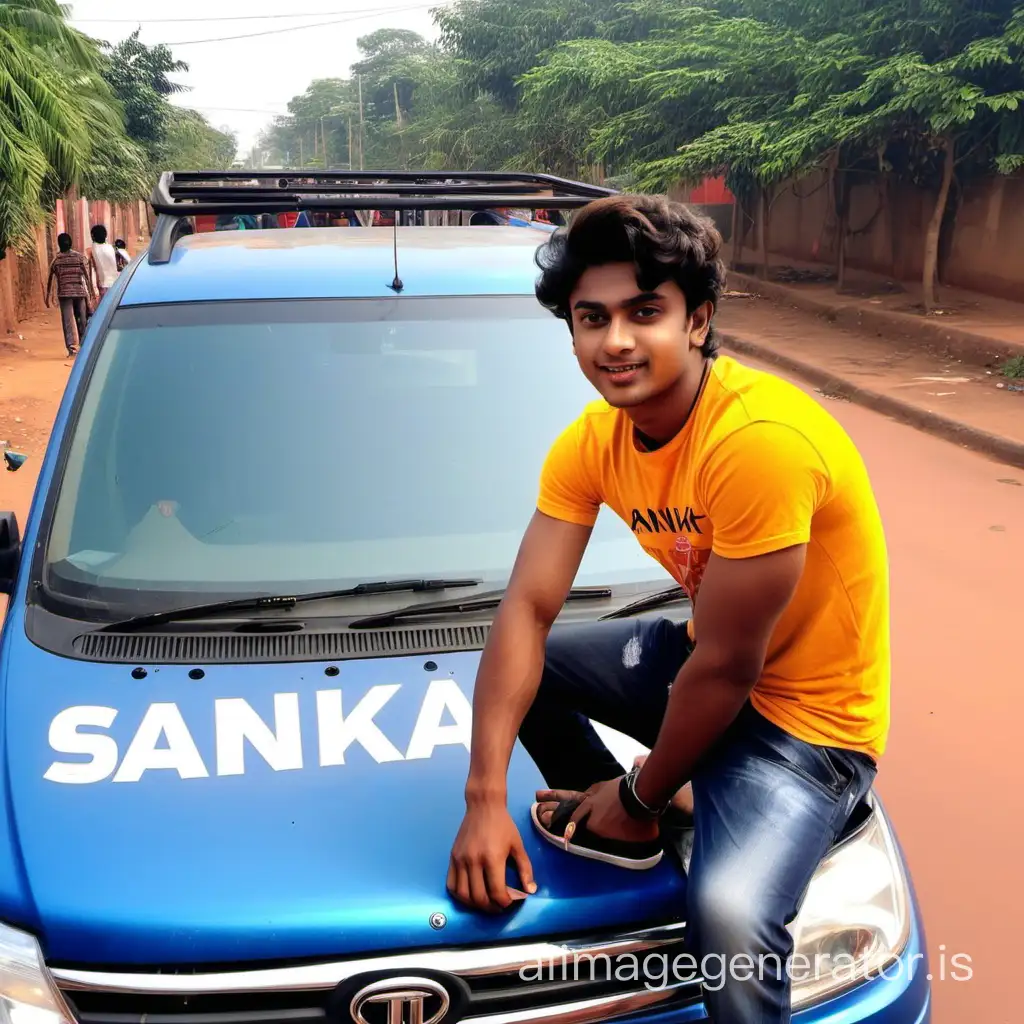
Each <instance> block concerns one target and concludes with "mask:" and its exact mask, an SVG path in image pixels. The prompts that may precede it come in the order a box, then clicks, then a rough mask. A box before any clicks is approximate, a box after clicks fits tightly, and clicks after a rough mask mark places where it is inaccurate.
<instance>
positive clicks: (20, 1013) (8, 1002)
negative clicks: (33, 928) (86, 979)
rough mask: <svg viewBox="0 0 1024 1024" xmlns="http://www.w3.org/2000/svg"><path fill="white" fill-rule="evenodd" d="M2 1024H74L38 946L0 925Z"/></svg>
mask: <svg viewBox="0 0 1024 1024" xmlns="http://www.w3.org/2000/svg"><path fill="white" fill-rule="evenodd" d="M0 1024H75V1018H74V1015H73V1014H72V1013H71V1010H70V1009H69V1008H68V1005H67V1003H66V1002H65V1001H64V997H63V996H62V995H61V994H60V991H59V990H58V989H57V986H56V985H55V984H54V983H53V979H52V977H51V976H50V972H49V971H48V970H47V969H46V964H45V963H44V962H43V954H42V951H41V950H40V948H39V943H38V942H36V940H35V939H34V938H33V937H32V936H31V935H29V934H28V933H27V932H21V931H18V930H17V929H15V928H9V927H7V926H6V925H0Z"/></svg>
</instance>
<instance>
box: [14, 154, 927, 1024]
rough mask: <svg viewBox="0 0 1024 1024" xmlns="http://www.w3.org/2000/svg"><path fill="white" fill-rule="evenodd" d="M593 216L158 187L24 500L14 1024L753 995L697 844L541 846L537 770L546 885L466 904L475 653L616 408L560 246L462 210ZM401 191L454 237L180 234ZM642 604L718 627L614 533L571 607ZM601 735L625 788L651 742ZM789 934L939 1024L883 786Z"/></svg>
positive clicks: (833, 970)
mask: <svg viewBox="0 0 1024 1024" xmlns="http://www.w3.org/2000/svg"><path fill="white" fill-rule="evenodd" d="M602 194H605V192H604V190H601V189H596V188H592V187H589V186H583V185H579V184H576V183H572V182H563V181H561V180H560V179H555V178H547V177H544V176H540V175H498V174H493V175H487V174H467V175H464V176H459V177H456V178H453V177H452V176H451V175H450V174H447V175H444V176H442V175H429V174H423V175H420V174H412V173H407V174H397V173H396V174H393V175H385V174H378V173H377V172H374V173H373V177H372V178H371V177H370V176H369V175H368V174H363V175H359V174H351V175H347V176H346V175H344V174H338V173H335V172H331V173H330V174H327V173H325V172H303V178H302V179H301V180H300V181H297V182H296V181H295V180H293V179H290V178H284V179H282V180H281V181H277V180H272V181H269V182H267V181H260V180H252V179H251V172H225V173H218V174H212V173H211V174H190V175H186V174H173V175H170V174H169V175H165V176H164V178H163V179H162V180H161V182H160V184H159V185H158V186H157V189H156V191H155V193H154V197H153V206H154V209H155V210H156V212H157V213H158V215H159V218H158V222H157V227H156V230H155V233H154V237H153V240H152V242H151V245H150V248H149V250H148V252H147V253H144V254H142V255H141V256H139V257H137V258H136V259H135V261H134V262H133V263H132V265H131V266H130V267H129V268H127V269H126V270H125V271H124V272H123V273H122V274H121V275H120V277H119V279H118V281H117V283H116V284H115V286H114V287H113V288H112V289H111V290H110V292H109V293H108V294H107V295H106V296H105V298H104V300H103V302H102V303H101V305H100V307H99V309H98V311H97V313H96V315H95V316H94V318H93V320H92V322H91V325H90V327H89V331H88V335H87V337H86V339H85V342H84V345H83V347H82V350H81V352H80V354H79V355H78V356H77V357H76V362H75V365H74V368H73V370H72V373H71V377H70V381H69V384H68V387H67V391H66V394H65V395H64V398H63V402H62V404H61V407H60V411H59V414H58V416H57V419H56V422H55V424H54V428H53V433H52V438H51V441H50V444H49V448H48V450H47V453H46V456H45V461H44V464H43V465H42V468H41V472H40V476H39V480H38V485H37V489H36V493H35V497H34V500H33V504H32V506H31V510H30V512H29V514H28V518H27V521H26V522H25V523H24V524H22V525H19V524H18V523H17V521H16V519H15V517H14V516H13V515H12V514H10V513H7V514H4V515H2V516H0V586H2V589H3V590H4V591H5V592H6V593H7V594H8V595H9V600H10V604H9V610H8V613H7V616H6V619H5V621H4V624H3V633H2V640H0V684H2V695H3V701H2V706H0V714H2V723H3V724H2V743H3V759H2V762H0V771H2V779H0V782H2V792H3V813H2V817H0V921H2V922H3V923H2V925H0V997H2V1000H3V1003H4V1005H5V1007H6V1008H7V1013H8V1015H9V1017H10V1019H11V1021H12V1022H14V1024H19V1022H25V1021H28V1018H29V1016H32V1024H62V1022H66V1024H76V1022H81V1024H354V1022H358V1024H547V1022H550V1024H591V1022H598V1021H605V1020H612V1019H628V1020H630V1021H633V1022H636V1024H657V1022H662V1021H665V1022H668V1021H671V1022H683V1021H698V1020H701V1019H704V1009H703V1003H702V987H701V985H702V983H703V985H704V986H714V985H720V984H721V983H722V980H723V978H722V975H721V972H717V973H716V971H715V969H714V965H710V966H709V965H707V964H704V965H694V964H693V963H691V962H690V961H689V960H688V957H687V954H686V951H685V937H686V925H685V920H684V918H685V914H684V912H683V909H682V908H683V905H684V899H683V897H684V893H685V886H686V880H685V870H684V869H685V866H686V863H687V861H688V847H687V842H686V839H687V837H686V834H685V833H683V834H680V835H670V836H668V837H666V845H667V846H668V847H669V853H670V856H668V857H665V858H663V860H662V862H661V863H660V864H659V865H658V867H656V868H655V869H653V870H650V871H645V872H637V871H624V870H621V869H617V868H615V867H612V866H609V865H606V864H602V863H599V862H595V861H585V860H580V859H577V858H575V857H571V856H569V855H567V854H566V853H564V852H563V851H561V850H559V849H556V848H554V847H552V846H551V845H549V844H548V843H546V842H544V841H542V839H541V838H540V837H539V836H538V835H537V834H536V832H535V831H534V830H533V828H532V827H531V825H530V818H529V809H530V805H531V802H532V800H533V794H534V791H535V789H536V788H537V787H538V786H540V785H542V779H541V778H540V775H539V773H538V771H537V769H536V768H535V766H534V765H533V763H532V762H531V761H530V759H529V758H528V757H527V756H526V754H525V753H524V751H523V750H522V749H521V748H518V747H517V749H516V751H515V753H514V755H513V759H512V763H511V766H510V769H509V794H510V809H511V811H512V814H513V816H514V818H515V820H516V821H517V823H518V826H519V829H520V832H521V834H522V836H523V839H524V841H525V843H526V845H527V849H528V853H529V855H530V857H531V859H532V862H533V865H534V869H535V873H536V879H537V881H538V884H539V891H538V892H537V894H536V895H533V896H530V897H529V898H528V899H526V900H524V901H522V902H520V903H519V904H517V906H516V908H515V909H513V910H511V911H509V912H507V913H504V914H500V915H486V914H479V913H475V912H471V911H469V910H467V909H465V908H463V907H461V906H460V905H459V904H457V903H455V902H454V901H452V899H451V898H450V897H449V895H448V893H447V891H446V888H445V879H446V873H447V867H448V857H449V852H450V850H451V844H452V841H453V839H454V836H455V834H456V831H457V829H458V826H459V823H460V821H461V818H462V814H463V810H464V804H463V786H464V783H465V778H466V772H467V768H468V757H469V755H468V750H469V742H470V717H471V703H472V693H473V683H474V676H475V672H476V668H477V663H478V660H479V657H480V652H481V649H482V647H483V644H484V642H485V640H486V637H487V634H488V628H489V624H490V621H491V619H492V616H493V614H494V610H495V608H496V606H497V603H498V601H499V600H500V597H501V593H502V588H503V587H504V586H505V585H506V583H507V581H508V578H509V574H510V572H511V568H512V564H513V560H514V558H515V555H516V551H517V546H518V543H519V540H520V537H521V534H522V531H523V529H524V527H525V524H526V523H527V521H528V519H529V517H530V515H531V513H532V511H533V508H534V503H535V497H536V488H537V479H538V473H539V468H540V465H541V462H542V459H543V456H544V454H545V453H546V451H547V448H548V445H549V444H550V442H551V439H552V438H553V437H554V436H556V434H557V432H558V431H559V430H560V429H561V428H562V427H563V426H564V424H565V423H567V422H569V421H570V419H571V418H572V417H574V416H575V415H576V413H577V412H578V410H579V408H580V407H581V405H583V404H584V403H586V402H587V401H589V400H591V398H592V397H593V395H592V392H591V391H590V389H589V385H588V384H587V383H586V381H585V379H584V378H583V376H582V375H581V374H580V373H579V372H578V368H577V365H576V363H575V360H574V357H573V354H572V349H571V345H570V339H569V336H568V333H567V331H566V328H565V325H564V324H563V323H561V322H560V321H558V320H556V319H555V318H554V317H552V316H551V315H550V314H549V313H548V312H547V311H546V310H544V309H543V308H541V307H540V305H539V304H538V303H537V301H536V299H535V297H534V295H533V285H534V280H535V277H536V268H535V264H534V262H533V257H534V252H535V250H536V248H537V246H538V244H539V243H540V242H542V241H543V240H544V238H545V237H546V234H545V232H546V231H547V230H549V228H547V227H533V226H531V224H530V223H529V222H528V221H526V220H523V221H521V222H520V223H519V224H511V223H510V224H506V225H500V226H487V225H484V226H468V225H467V226H458V225H455V224H453V223H452V221H453V220H457V219H458V218H457V217H452V216H449V214H450V213H451V212H452V211H466V210H470V211H472V210H479V209H485V208H488V207H493V208H516V209H522V208H530V207H531V206H532V207H534V208H550V209H572V208H573V207H577V206H580V205H582V204H583V203H585V202H587V201H589V200H590V199H592V198H594V197H595V196H598V195H602ZM385 205H386V206H388V207H389V208H390V207H392V206H393V207H394V208H395V209H399V210H406V209H409V210H411V209H416V210H422V211H425V212H426V216H425V217H423V218H419V219H425V220H428V221H430V220H433V221H444V223H443V224H438V223H435V224H424V225H420V226H402V225H401V224H399V225H398V226H395V227H367V228H345V227H338V228H334V227H324V228H314V229H308V228H306V229H288V228H279V227H275V228H268V229H261V230H247V231H241V232H215V233H213V232H211V233H202V232H200V233H196V232H195V231H193V230H190V229H189V228H188V227H187V225H188V224H190V223H192V222H191V221H189V219H188V218H190V217H194V216H196V215H200V214H202V215H208V214H218V215H220V214H225V215H242V214H246V213H249V214H257V215H258V214H265V213H270V214H275V213H277V212H280V211H286V210H291V211H294V210H297V209H300V210H309V211H316V210H318V209H328V208H331V207H332V206H333V207H344V208H346V209H350V208H355V209H361V210H367V209H372V208H374V207H380V206H385ZM627 605H629V606H631V607H630V608H629V609H626V606H627ZM623 609H626V610H625V611H624V612H623V614H636V615H668V616H678V617H680V618H685V617H686V616H688V615H689V614H690V607H689V605H688V604H687V603H686V601H685V600H684V599H683V598H682V596H681V594H680V592H679V590H678V588H676V587H675V586H674V584H673V581H672V580H671V579H670V578H669V577H667V576H666V575H664V574H663V573H662V572H661V570H660V569H659V567H657V566H656V565H655V564H654V563H653V562H652V560H651V559H650V558H648V557H647V556H646V555H645V554H644V552H643V551H642V550H641V549H640V547H639V546H638V545H637V544H636V542H635V540H634V538H633V536H632V534H631V533H630V532H629V530H628V528H627V527H626V526H625V524H624V523H622V522H620V521H619V520H617V519H615V518H614V517H613V516H609V515H607V514H604V513H603V514H602V516H601V518H600V520H599V523H598V526H597V528H596V530H595V532H594V536H593V541H592V543H591V545H590V547H589V550H588V552H587V554H586V557H585V560H584V562H583V564H582V566H581V568H580V572H579V576H578V578H577V580H576V586H575V588H574V590H573V592H572V594H571V595H570V599H569V600H568V601H567V602H566V604H565V608H564V610H563V613H562V615H561V619H560V622H565V623H572V622H578V621H581V620H588V619H593V618H596V617H598V616H601V615H606V614H608V613H610V612H613V611H620V612H621V611H622V610H623ZM556 628H558V627H557V625H556ZM601 731H602V734H603V735H604V736H605V738H606V739H607V740H608V742H609V744H610V746H611V749H613V751H614V752H615V754H616V756H617V757H620V758H621V760H622V762H623V764H624V766H625V767H628V766H629V765H630V764H631V762H632V758H633V756H634V755H635V754H637V753H639V752H641V748H639V747H637V746H636V744H634V743H632V741H630V740H628V739H627V738H626V737H624V736H622V735H620V734H617V733H615V732H614V731H612V730H611V729H608V728H605V727H604V726H602V727H601ZM514 877H515V876H514V875H510V879H513V878H514ZM791 928H792V931H793V934H794V939H795V943H796V957H795V959H794V974H793V1003H794V1010H795V1016H794V1019H795V1020H796V1021H798V1022H801V1024H812V1022H821V1024H825V1022H826V1021H827V1022H828V1024H923V1022H927V1021H928V1020H929V1019H930V983H929V970H930V967H929V963H928V959H927V955H926V950H925V940H924V931H923V925H922V920H921V916H920V911H919V907H918V903H917V900H916V898H915V895H914V890H913V885H912V882H911V879H910V876H909V872H908V870H907V866H906V863H905V861H904V859H903V856H902V854H901V851H900V847H899V844H898V841H897V839H896V836H895V834H894V832H893V828H892V825H891V823H890V821H889V819H888V817H887V816H886V813H885V810H884V808H883V807H882V804H881V802H880V801H879V800H878V798H877V796H875V795H871V796H870V797H869V798H868V799H867V800H866V801H865V802H864V803H863V805H862V806H861V807H860V808H859V809H858V812H857V813H856V814H855V816H854V819H853V821H852V822H851V824H850V827H849V828H848V830H847V832H846V834H844V835H843V836H842V838H841V840H840V841H839V842H838V843H837V844H836V845H835V846H834V848H832V849H831V850H830V851H829V852H828V854H827V856H826V857H825V858H824V860H823V862H822V864H821V866H820V869H819V871H818V872H817V875H816V876H815V878H814V880H813V882H812V884H811V886H810V889H809V891H808V892H807V895H806V899H805V901H804V903H803V907H802V910H801V913H800V915H799V917H798V918H797V920H796V921H794V922H793V924H792V926H791ZM36 1014H38V1015H39V1016H35V1015H36Z"/></svg>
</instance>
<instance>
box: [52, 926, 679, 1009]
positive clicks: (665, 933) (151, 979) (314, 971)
mask: <svg viewBox="0 0 1024 1024" xmlns="http://www.w3.org/2000/svg"><path fill="white" fill-rule="evenodd" d="M685 931H686V926H685V925H684V924H670V925H662V926H659V927H656V928H650V929H645V930H643V931H636V932H629V933H626V934H624V935H620V936H616V937H615V938H614V939H610V940H608V941H605V942H581V941H573V940H567V941H565V942H527V943H521V944H518V945H510V946H487V947H483V948H479V949H458V950H448V949H444V950H425V951H423V952H420V953H400V954H397V955H395V956H382V957H368V958H363V959H358V960H338V961H332V962H329V963H315V964H299V965H296V966H293V967H270V968H263V969H257V970H251V971H217V972H210V973H208V974H198V973H192V974H153V973H145V972H134V971H84V970H74V969H70V968H62V967H52V968H50V973H51V975H52V976H53V978H54V979H55V980H56V982H57V985H58V987H59V988H61V989H62V990H65V991H67V992H69V993H72V992H75V991H104V992H116V993H131V994H137V995H208V994H216V995H230V994H232V993H258V992H284V991H293V992H294V991H317V990H324V989H332V988H334V987H335V986H336V985H338V984H339V983H340V982H342V981H346V980H348V979H349V978H351V977H353V976H355V975H357V974H364V973H367V972H373V971H383V970H393V969H396V968H397V969H400V970H409V971H416V970H424V969H433V970H437V971H444V972H447V973H449V974H455V975H458V976H460V977H464V978H466V977H477V976H481V975H494V974H512V973H513V972H515V973H518V972H519V971H520V970H522V969H524V968H528V967H531V966H534V965H536V964H537V963H545V964H547V963H556V962H557V963H561V960H562V957H563V956H565V957H587V956H591V957H598V956H606V957H609V958H611V957H615V956H622V955H625V954H628V953H638V952H642V951H647V952H650V951H654V950H657V949H659V948H660V947H662V946H666V945H670V944H673V943H678V942H680V941H681V940H682V939H683V937H684V935H685ZM659 991H661V990H656V992H655V994H657V992H659ZM664 991H668V990H667V989H666V990H664ZM649 994H650V993H649V992H647V991H644V992H641V993H634V994H633V995H631V996H625V995H623V996H609V997H604V998H602V999H597V1000H587V1001H584V1002H581V1003H579V1004H564V1005H563V1006H561V1007H552V1008H551V1011H550V1012H551V1013H555V1012H556V1011H557V1012H558V1013H561V1012H562V1011H563V1010H567V1008H568V1007H569V1006H578V1007H587V1006H589V1005H590V1004H591V1003H594V1004H597V1003H601V1004H604V1003H607V1002H609V1001H612V1002H615V1001H618V1000H624V999H629V998H634V997H638V996H647V995H649ZM645 1005H646V1004H645ZM524 1012H526V1011H524ZM529 1012H534V1011H529ZM536 1012H537V1013H538V1014H540V1011H539V1010H538V1011H536ZM547 1012H549V1011H548V1010H547V1009H545V1010H544V1013H547ZM580 1012H589V1011H585V1010H581V1011H580ZM514 1016H515V1019H516V1020H526V1019H533V1018H532V1017H523V1016H521V1015H514ZM542 1017H543V1014H541V1016H539V1017H538V1018H537V1019H541V1018H542ZM478 1019H479V1020H484V1019H486V1020H487V1021H488V1022H490V1024H503V1015H501V1014H498V1015H488V1016H487V1017H486V1018H478ZM543 1019H548V1018H543ZM571 1019H572V1020H575V1018H571ZM587 1019H589V1018H587Z"/></svg>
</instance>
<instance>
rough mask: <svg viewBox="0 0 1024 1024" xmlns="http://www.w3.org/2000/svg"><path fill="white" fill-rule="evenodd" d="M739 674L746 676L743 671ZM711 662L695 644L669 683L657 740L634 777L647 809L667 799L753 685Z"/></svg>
mask: <svg viewBox="0 0 1024 1024" xmlns="http://www.w3.org/2000/svg"><path fill="white" fill-rule="evenodd" d="M744 675H746V674H745V673H744ZM748 678H749V677H747V678H737V673H735V672H734V671H732V670H730V669H728V668H727V667H725V666H722V665H718V664H715V662H714V660H713V658H712V657H711V656H710V655H708V654H707V653H705V652H702V650H701V646H700V644H698V645H697V646H696V647H695V648H694V651H693V654H691V655H690V657H689V658H688V659H687V661H686V663H685V664H684V665H683V667H682V668H681V669H680V671H679V674H678V675H677V676H676V679H675V682H674V683H673V684H672V693H671V695H670V696H669V700H668V706H667V707H666V709H665V718H664V720H663V721H662V725H661V730H660V731H659V733H658V739H657V741H656V742H655V744H654V747H653V748H652V749H651V753H650V755H649V756H648V758H647V761H646V762H645V763H644V766H643V768H642V769H641V771H640V773H639V774H638V775H637V779H636V787H635V788H636V795H637V796H638V797H639V798H640V799H641V800H642V801H643V802H644V803H645V804H647V805H648V806H649V807H655V806H656V807H660V806H663V805H664V804H666V803H668V801H669V800H670V799H671V798H672V797H673V795H674V794H675V793H677V792H678V791H679V789H680V788H681V787H682V786H684V785H685V784H686V783H687V782H689V781H690V778H691V776H692V775H693V772H694V770H695V768H696V767H697V763H698V762H699V761H700V759H701V758H702V757H703V756H704V754H705V753H707V751H708V750H709V749H710V747H711V746H712V745H713V744H714V742H715V741H716V740H717V739H718V738H719V737H720V736H721V735H722V733H723V732H725V730H726V729H727V728H728V727H729V725H730V724H731V722H732V721H733V719H735V717H736V716H737V715H738V714H739V712H740V710H741V709H742V707H743V704H744V702H745V701H746V699H747V697H748V696H749V694H750V691H751V689H753V686H754V683H753V682H748Z"/></svg>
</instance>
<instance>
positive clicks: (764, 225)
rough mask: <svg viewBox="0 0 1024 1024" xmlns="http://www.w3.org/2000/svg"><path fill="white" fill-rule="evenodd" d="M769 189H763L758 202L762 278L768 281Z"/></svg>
mask: <svg viewBox="0 0 1024 1024" xmlns="http://www.w3.org/2000/svg"><path fill="white" fill-rule="evenodd" d="M768 200H769V196H768V189H766V188H762V189H761V191H760V197H759V200H758V206H759V213H760V216H759V218H758V220H759V221H760V223H759V224H758V232H757V234H758V241H759V242H760V245H761V278H762V279H763V280H765V281H767V280H768Z"/></svg>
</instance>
